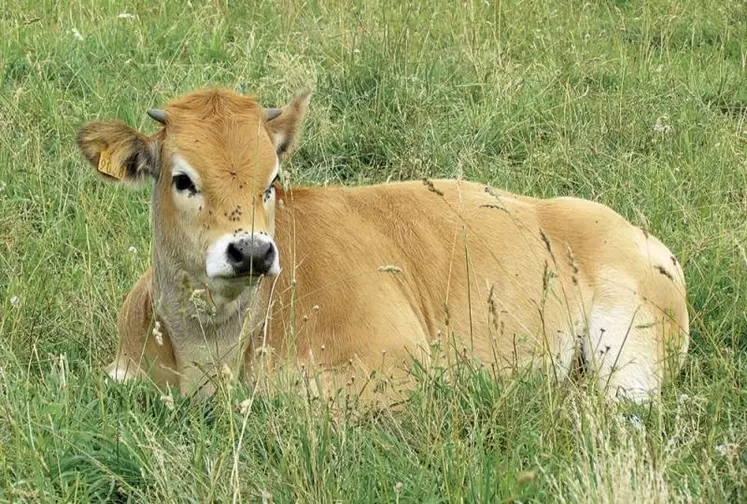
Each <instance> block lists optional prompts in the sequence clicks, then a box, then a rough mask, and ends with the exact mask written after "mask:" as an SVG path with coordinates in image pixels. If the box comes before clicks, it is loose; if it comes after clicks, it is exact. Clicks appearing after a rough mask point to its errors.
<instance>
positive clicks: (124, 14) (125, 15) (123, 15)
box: [117, 12, 135, 19]
mask: <svg viewBox="0 0 747 504" xmlns="http://www.w3.org/2000/svg"><path fill="white" fill-rule="evenodd" d="M117 17H118V18H119V19H135V14H130V13H129V12H122V13H121V14H120V15H119V16H117Z"/></svg>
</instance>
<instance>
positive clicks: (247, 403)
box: [239, 399, 252, 415]
mask: <svg viewBox="0 0 747 504" xmlns="http://www.w3.org/2000/svg"><path fill="white" fill-rule="evenodd" d="M251 407H252V400H251V399H244V400H243V401H241V402H240V403H239V413H241V414H242V415H246V414H247V413H249V410H250V409H251Z"/></svg>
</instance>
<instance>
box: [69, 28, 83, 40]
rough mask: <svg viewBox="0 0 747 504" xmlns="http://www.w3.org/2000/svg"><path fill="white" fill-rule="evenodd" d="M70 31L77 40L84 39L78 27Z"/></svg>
mask: <svg viewBox="0 0 747 504" xmlns="http://www.w3.org/2000/svg"><path fill="white" fill-rule="evenodd" d="M70 33H72V34H73V37H75V40H80V41H82V40H83V35H81V34H80V32H79V31H78V29H77V28H73V29H72V30H70Z"/></svg>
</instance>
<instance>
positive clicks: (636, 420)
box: [630, 415, 645, 432]
mask: <svg viewBox="0 0 747 504" xmlns="http://www.w3.org/2000/svg"><path fill="white" fill-rule="evenodd" d="M630 425H632V426H633V428H634V429H635V430H637V431H638V432H641V431H642V430H643V429H644V427H645V425H644V424H643V420H641V417H639V416H637V415H632V416H631V417H630Z"/></svg>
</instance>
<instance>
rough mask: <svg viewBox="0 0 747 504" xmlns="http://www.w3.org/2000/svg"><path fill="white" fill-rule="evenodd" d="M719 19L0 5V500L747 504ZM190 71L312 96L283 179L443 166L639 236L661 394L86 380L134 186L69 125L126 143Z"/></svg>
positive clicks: (716, 7) (104, 341)
mask: <svg viewBox="0 0 747 504" xmlns="http://www.w3.org/2000/svg"><path fill="white" fill-rule="evenodd" d="M245 4H246V5H245ZM249 4H252V6H251V7H249V6H248V5H249ZM744 14H745V11H744V2H741V1H736V0H732V1H716V0H702V1H690V0H687V1H680V2H666V1H662V0H655V1H650V2H637V1H625V0H617V1H611V0H610V1H599V2H580V1H578V2H577V1H573V2H542V1H537V0H505V1H498V2H495V3H491V2H477V1H469V0H468V1H466V2H460V3H458V4H456V3H453V2H446V1H431V2H412V3H410V4H409V5H407V4H400V2H393V1H386V0H360V1H357V2H342V1H339V0H330V1H328V2H318V1H308V2H299V1H295V0H286V1H284V2H282V3H280V2H228V1H221V0H215V1H212V2H198V1H192V2H191V4H190V5H184V4H183V3H182V2H177V1H174V0H161V1H159V2H114V1H107V0H103V1H96V2H81V1H76V0H71V1H69V2H52V1H48V0H45V1H40V2H31V1H28V0H19V1H17V2H9V1H8V2H4V3H3V4H2V6H0V33H1V34H2V36H0V131H2V134H0V352H2V355H3V356H4V358H3V359H2V361H0V500H2V501H19V502H20V501H32V502H33V501H44V502H51V501H74V502H78V501H81V502H86V501H91V500H93V501H96V500H106V499H111V500H114V501H123V502H124V501H132V502H142V501H156V502H157V501H166V502H172V501H180V502H181V501H195V502H208V501H231V500H236V501H257V502H259V501H263V502H269V501H274V502H289V501H301V502H332V501H343V502H364V501H370V502H382V501H389V502H398V501H399V502H442V501H448V502H459V501H469V502H490V501H507V500H512V499H513V500H515V501H516V502H633V501H638V502H669V501H673V502H677V501H694V502H738V501H745V500H747V308H746V307H747V251H746V248H747V218H745V217H746V216H747V161H746V159H747V157H746V156H745V154H747V149H746V148H745V146H746V142H747V128H745V119H747V87H746V84H745V83H746V82H747V69H746V68H745V66H746V64H747V17H746V16H745V15H744ZM76 34H79V35H76ZM213 85H221V86H227V87H230V88H234V89H238V90H245V91H251V92H256V93H258V94H259V95H260V98H261V101H262V102H263V103H265V104H267V105H273V104H279V103H282V102H283V101H284V100H286V99H287V98H288V97H290V96H291V95H292V93H293V92H294V91H296V90H297V89H300V88H302V87H306V86H311V87H313V88H314V89H315V91H316V92H315V95H314V98H313V101H312V108H311V112H310V114H309V119H308V123H307V126H306V129H305V137H304V139H303V141H302V143H301V145H300V148H299V150H298V151H297V152H296V153H295V155H294V156H293V157H292V159H291V160H290V161H289V162H288V163H287V166H286V169H287V170H288V171H289V172H291V173H292V175H293V179H294V180H295V182H296V183H310V184H327V183H330V184H332V183H345V184H362V183H368V182H374V181H383V180H387V179H405V178H414V177H424V176H427V177H436V176H464V177H466V178H470V179H474V180H477V181H481V182H484V183H490V184H493V185H494V186H496V187H501V188H505V189H508V190H511V191H514V192H519V193H525V194H532V195H536V196H554V195H576V196H581V197H586V198H590V199H593V200H596V201H600V202H603V203H605V204H608V205H610V206H611V207H613V208H614V209H616V210H617V211H619V212H620V213H622V214H623V215H625V216H626V217H627V218H629V219H630V220H631V221H632V222H633V223H635V224H637V225H641V226H644V227H646V228H647V229H649V230H650V231H651V232H652V233H654V234H656V235H657V236H659V237H660V238H661V239H662V240H663V241H664V242H665V243H666V244H667V245H669V246H670V248H671V249H672V250H673V251H674V253H675V254H676V255H677V256H678V257H679V258H680V259H681V262H682V263H683V265H684V268H685V273H686V278H687V282H688V287H689V301H690V304H691V310H690V313H691V319H692V326H691V329H692V345H691V351H690V355H689V357H688V360H687V362H686V365H685V368H684V370H683V371H682V373H681V374H680V375H679V377H678V379H677V381H676V382H675V383H674V384H673V385H672V387H670V388H669V389H667V391H666V392H665V394H664V398H663V401H662V404H661V405H660V406H657V407H649V408H642V407H633V406H622V407H621V408H619V409H612V408H611V407H609V406H607V405H605V404H601V403H599V402H597V400H596V399H595V396H594V395H593V394H590V393H588V392H585V391H583V390H575V389H573V388H572V387H566V388H564V389H560V390H558V389H557V388H555V387H553V386H551V385H550V383H549V381H548V380H545V379H544V378H543V377H542V376H524V375H521V376H519V377H517V378H516V379H512V380H498V381H496V380H493V379H492V378H491V377H489V376H487V375H486V374H484V373H482V372H479V371H475V370H469V369H465V370H463V372H460V373H459V374H458V377H457V378H456V379H455V382H454V383H453V384H450V385H448V386H447V385H446V384H445V382H444V380H443V378H441V377H439V376H426V377H423V378H422V379H421V386H420V388H419V390H418V392H417V393H416V394H415V395H414V396H413V398H412V400H411V401H410V402H409V403H407V404H406V405H405V406H404V408H403V410H402V411H398V412H383V413H379V414H368V415H364V416H363V417H362V418H350V417H348V416H343V417H340V418H333V417H332V416H330V414H329V412H328V411H326V409H325V408H324V406H323V405H320V404H317V403H314V402H311V403H309V402H308V401H306V400H304V399H303V398H298V397H294V396H292V395H290V394H284V393H278V394H276V395H273V396H270V397H253V396H252V395H251V391H250V390H243V389H235V390H232V391H230V392H225V393H223V394H222V395H221V396H220V398H219V399H218V400H216V401H215V402H214V404H212V405H211V406H204V405H203V406H199V405H195V404H192V403H189V402H187V401H184V400H182V399H179V398H175V399H174V403H173V404H171V403H170V402H169V401H168V400H166V401H164V400H162V398H161V396H160V394H159V393H158V392H157V391H154V390H153V389H151V388H149V387H148V386H146V385H143V384H133V385H127V386H119V385H117V386H114V385H111V384H107V383H105V381H104V379H103V376H102V372H101V368H102V366H103V365H105V364H106V363H108V362H109V361H110V360H111V357H112V355H113V352H114V349H115V346H116V338H115V334H114V325H115V318H116V313H117V310H118V308H119V306H120V304H121V302H122V300H123V298H124V296H125V294H126V292H127V290H128V289H129V287H130V286H131V285H132V284H133V282H134V281H135V279H136V278H137V276H138V275H139V274H140V273H141V272H142V270H143V269H144V268H145V267H146V265H147V264H148V260H149V259H148V258H149V254H150V243H149V233H150V231H149V221H148V219H149V218H148V191H147V190H145V191H140V192H133V191H127V190H122V189H118V188H116V187H113V186H110V185H104V184H102V183H100V181H99V180H98V179H97V178H96V177H95V176H94V174H93V173H92V170H91V169H90V168H89V167H88V166H87V165H85V163H84V162H83V160H82V159H81V157H80V155H79V154H78V152H77V150H76V147H75V144H74V135H75V132H76V130H77V128H78V127H79V126H80V125H81V124H82V123H83V122H85V121H87V120H90V119H93V118H97V117H99V118H122V119H124V120H126V121H127V122H128V123H129V124H131V125H133V126H136V127H139V128H141V129H142V130H144V131H153V130H154V128H155V126H154V125H153V124H152V123H151V122H150V121H149V120H147V118H146V116H145V110H146V109H147V108H149V107H152V106H158V105H159V104H161V103H163V102H164V101H165V100H167V99H170V98H172V97H175V96H177V95H179V94H181V93H183V92H187V91H189V90H192V89H194V88H198V87H204V86H213ZM245 401H246V402H245ZM242 404H243V408H242Z"/></svg>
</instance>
